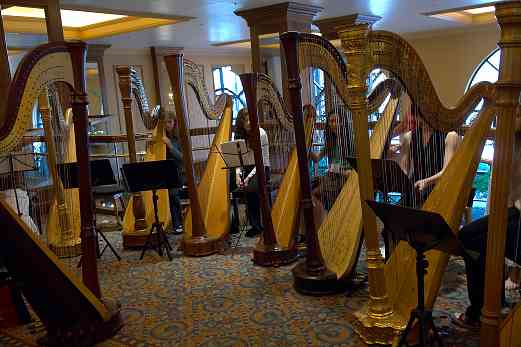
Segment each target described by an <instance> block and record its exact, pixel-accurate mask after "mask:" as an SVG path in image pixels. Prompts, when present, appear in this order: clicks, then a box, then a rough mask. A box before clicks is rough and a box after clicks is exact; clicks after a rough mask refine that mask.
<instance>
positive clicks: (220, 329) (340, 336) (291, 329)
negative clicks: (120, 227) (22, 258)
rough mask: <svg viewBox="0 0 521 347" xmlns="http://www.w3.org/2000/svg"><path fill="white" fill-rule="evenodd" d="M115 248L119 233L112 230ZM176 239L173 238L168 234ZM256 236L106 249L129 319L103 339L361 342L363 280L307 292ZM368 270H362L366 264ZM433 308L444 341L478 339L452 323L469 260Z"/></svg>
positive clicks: (104, 278)
mask: <svg viewBox="0 0 521 347" xmlns="http://www.w3.org/2000/svg"><path fill="white" fill-rule="evenodd" d="M107 235H108V236H109V238H110V239H112V240H113V241H114V242H115V244H116V246H117V249H118V250H121V249H122V247H121V236H120V234H119V233H117V232H112V233H107ZM171 241H172V242H175V241H174V237H171ZM253 245H254V240H252V239H246V238H243V239H242V240H241V245H240V246H239V247H238V248H234V249H231V250H228V251H227V252H225V253H224V254H217V255H213V256H209V257H205V258H188V257H183V256H181V254H180V252H179V251H177V250H176V252H175V257H174V259H173V261H171V262H169V261H168V260H167V259H166V258H160V257H159V256H158V255H157V254H156V253H154V252H153V251H149V252H147V255H146V257H145V259H144V260H143V261H139V260H138V258H139V254H140V253H139V251H120V254H121V255H122V257H123V260H122V261H120V262H118V261H117V260H116V259H115V257H114V256H113V255H112V254H109V253H105V254H104V256H103V258H102V260H101V261H100V263H99V268H100V278H101V283H102V290H103V295H104V296H105V297H109V298H114V299H117V300H119V302H120V303H121V305H122V313H123V315H124V317H125V322H126V324H125V326H124V327H123V328H122V330H121V331H120V332H119V333H118V334H117V335H116V336H115V337H114V338H113V339H111V340H109V341H106V342H104V343H103V344H101V345H100V346H143V347H144V346H208V347H209V346H332V345H334V346H363V345H364V344H363V343H362V342H361V341H360V339H359V338H358V337H357V336H356V334H355V333H354V332H353V330H352V326H351V322H352V321H353V319H354V316H353V313H354V312H355V311H356V310H358V309H360V308H361V307H362V306H363V304H364V303H365V302H366V300H367V288H366V286H365V285H363V286H361V288H359V289H357V290H355V291H354V292H352V293H350V295H349V296H347V295H346V294H340V295H335V296H328V297H320V298H316V297H307V296H303V295H300V294H297V293H296V292H295V290H294V289H293V288H292V276H291V272H290V269H291V267H292V266H287V267H280V268H275V269H274V268H261V267H257V266H254V265H253V263H252V262H251V260H250V259H251V253H252V252H251V250H252V246H253ZM362 270H363V269H362ZM444 282H445V283H444V286H443V289H442V291H441V297H440V298H439V300H438V301H437V305H436V310H435V312H434V315H435V319H436V322H437V325H438V327H440V328H441V330H442V333H443V336H444V338H445V342H446V345H447V346H465V347H472V346H478V345H479V343H478V341H477V337H476V336H473V335H472V334H471V333H469V332H467V331H463V330H459V329H457V328H455V327H454V326H453V325H451V323H450V321H449V316H450V315H451V314H453V313H454V312H459V311H462V310H463V309H464V308H465V305H466V303H467V298H466V287H465V277H464V265H463V262H462V261H461V260H458V259H453V260H452V261H451V262H450V266H449V269H448V271H447V274H446V276H445V280H444ZM42 332H43V329H42V327H41V326H39V324H38V323H33V324H30V325H28V326H24V327H19V328H15V329H8V330H4V331H2V332H0V346H34V345H36V343H35V341H36V337H37V336H38V335H40V334H41V333H42Z"/></svg>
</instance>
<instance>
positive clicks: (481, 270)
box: [453, 112, 521, 329]
mask: <svg viewBox="0 0 521 347" xmlns="http://www.w3.org/2000/svg"><path fill="white" fill-rule="evenodd" d="M510 184H511V186H510V193H509V197H508V206H509V208H508V217H507V230H506V232H507V235H506V243H505V257H506V258H508V259H510V260H511V261H513V262H515V263H517V264H521V235H520V220H519V213H520V208H521V117H520V115H519V112H518V116H517V118H516V134H515V139H514V151H513V155H512V173H511V176H510ZM487 233H488V216H485V217H482V218H480V219H476V220H475V221H473V222H471V223H469V224H467V225H465V226H464V227H463V228H462V229H461V230H460V232H459V235H458V236H459V239H460V241H461V243H462V244H463V247H464V248H465V249H467V250H469V251H471V252H474V254H466V255H465V256H464V260H465V268H466V272H467V290H468V295H469V300H470V306H469V307H468V308H467V310H466V311H465V313H461V314H458V315H456V316H455V317H454V319H453V322H454V323H455V324H456V325H458V326H461V327H465V328H468V329H478V328H479V326H480V316H481V308H482V307H483V300H484V292H485V264H486V251H487Z"/></svg>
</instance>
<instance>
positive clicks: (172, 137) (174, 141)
mask: <svg viewBox="0 0 521 347" xmlns="http://www.w3.org/2000/svg"><path fill="white" fill-rule="evenodd" d="M165 130H166V136H163V142H164V143H165V145H166V149H167V151H166V159H170V160H173V161H174V162H175V164H176V170H177V172H176V173H175V174H176V175H177V177H178V178H179V179H180V183H181V185H183V184H184V169H183V152H182V150H181V144H180V142H179V134H178V131H179V130H178V126H177V120H176V119H175V118H174V117H170V118H167V120H166V123H165ZM180 191H181V188H170V189H169V190H168V198H169V202H170V214H171V215H172V227H173V230H174V234H180V233H182V232H183V217H182V214H181V199H180Z"/></svg>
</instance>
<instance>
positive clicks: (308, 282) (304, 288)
mask: <svg viewBox="0 0 521 347" xmlns="http://www.w3.org/2000/svg"><path fill="white" fill-rule="evenodd" d="M291 272H292V273H293V287H294V288H295V290H296V291H297V292H299V293H300V294H304V295H315V296H320V295H331V294H336V293H340V292H342V291H345V290H346V289H347V287H348V285H349V282H348V281H346V280H345V279H338V278H337V277H336V274H335V273H333V272H331V271H329V270H327V269H326V268H325V267H324V269H323V270H322V271H319V272H310V271H309V270H308V267H307V264H306V261H305V260H304V261H302V262H300V263H298V264H297V265H296V266H295V267H294V268H293V270H291Z"/></svg>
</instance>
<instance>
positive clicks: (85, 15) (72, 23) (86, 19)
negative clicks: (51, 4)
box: [2, 6, 127, 28]
mask: <svg viewBox="0 0 521 347" xmlns="http://www.w3.org/2000/svg"><path fill="white" fill-rule="evenodd" d="M60 12H61V17H62V24H63V26H64V27H69V28H81V27H85V26H89V25H94V24H99V23H105V22H109V21H113V20H116V19H121V18H125V17H127V16H124V15H119V14H109V13H99V12H87V11H73V10H60ZM2 15H3V16H13V17H26V18H41V19H42V18H45V11H44V10H43V9H41V8H32V7H20V6H13V7H9V8H7V9H5V10H2Z"/></svg>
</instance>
